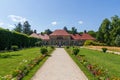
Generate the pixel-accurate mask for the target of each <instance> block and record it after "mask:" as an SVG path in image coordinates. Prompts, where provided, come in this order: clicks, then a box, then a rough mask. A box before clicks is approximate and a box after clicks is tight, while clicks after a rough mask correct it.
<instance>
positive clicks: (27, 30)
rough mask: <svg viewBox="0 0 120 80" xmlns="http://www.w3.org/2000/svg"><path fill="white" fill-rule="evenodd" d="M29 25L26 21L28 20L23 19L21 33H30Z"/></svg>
mask: <svg viewBox="0 0 120 80" xmlns="http://www.w3.org/2000/svg"><path fill="white" fill-rule="evenodd" d="M30 27H31V25H30V24H29V23H28V21H25V22H24V23H23V33H25V34H27V35H30V33H31V29H30Z"/></svg>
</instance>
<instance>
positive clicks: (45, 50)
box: [40, 47, 48, 55]
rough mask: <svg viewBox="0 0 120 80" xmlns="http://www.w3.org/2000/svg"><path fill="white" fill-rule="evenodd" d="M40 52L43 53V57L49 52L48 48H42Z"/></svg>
mask: <svg viewBox="0 0 120 80" xmlns="http://www.w3.org/2000/svg"><path fill="white" fill-rule="evenodd" d="M40 52H41V53H42V54H43V55H46V54H47V52H48V50H47V48H44V47H42V48H41V49H40Z"/></svg>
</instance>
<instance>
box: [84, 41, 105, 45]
mask: <svg viewBox="0 0 120 80" xmlns="http://www.w3.org/2000/svg"><path fill="white" fill-rule="evenodd" d="M90 45H92V46H105V45H106V44H105V43H100V42H96V41H92V40H86V41H85V43H84V46H90Z"/></svg>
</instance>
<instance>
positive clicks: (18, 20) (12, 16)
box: [8, 15, 27, 23]
mask: <svg viewBox="0 0 120 80" xmlns="http://www.w3.org/2000/svg"><path fill="white" fill-rule="evenodd" d="M8 17H9V18H11V19H12V21H14V22H21V23H23V22H25V21H27V19H26V18H23V17H21V16H16V15H9V16H8Z"/></svg>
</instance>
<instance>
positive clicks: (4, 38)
mask: <svg viewBox="0 0 120 80" xmlns="http://www.w3.org/2000/svg"><path fill="white" fill-rule="evenodd" d="M38 41H41V40H40V39H37V38H33V37H29V36H27V35H26V34H22V33H19V32H11V31H9V30H6V29H2V28H0V50H6V49H7V50H10V49H11V46H12V45H16V46H18V48H27V47H34V46H35V43H36V42H38Z"/></svg>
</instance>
